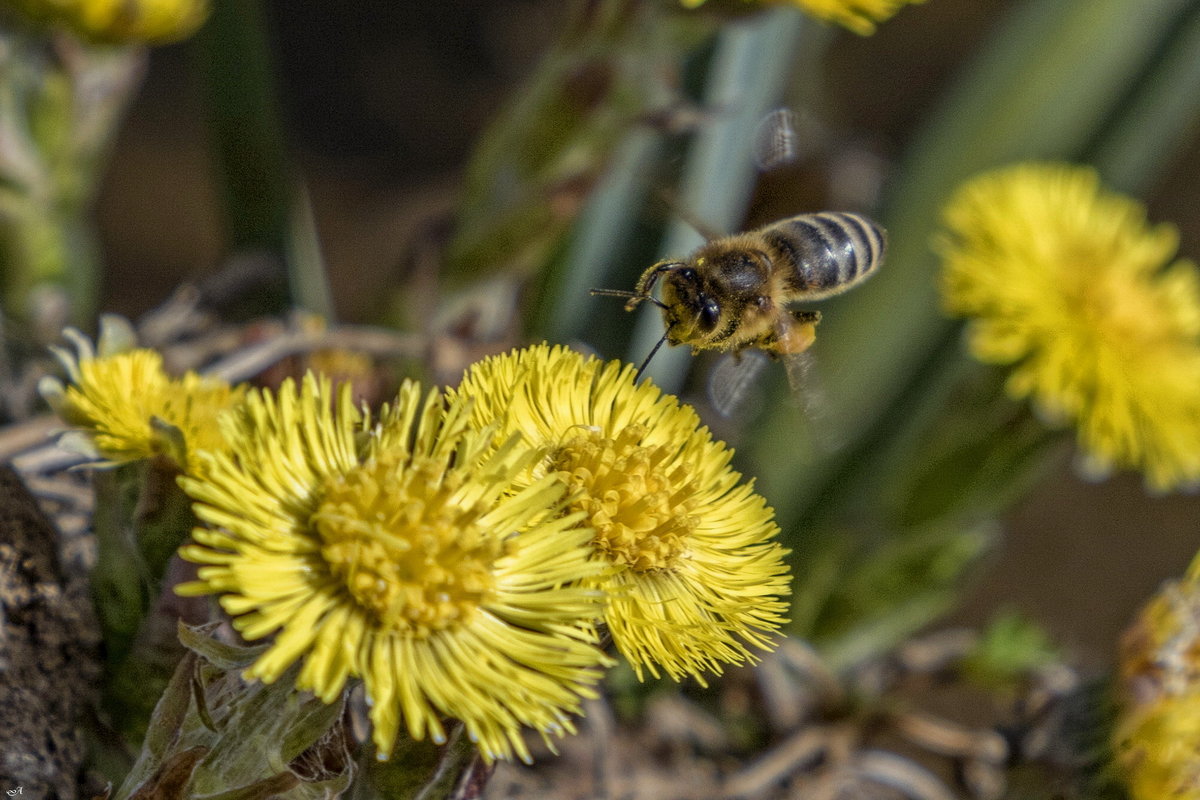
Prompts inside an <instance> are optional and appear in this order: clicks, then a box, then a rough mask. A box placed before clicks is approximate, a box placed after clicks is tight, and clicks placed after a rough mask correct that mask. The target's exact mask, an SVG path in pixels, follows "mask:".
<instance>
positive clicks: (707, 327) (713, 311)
mask: <svg viewBox="0 0 1200 800" xmlns="http://www.w3.org/2000/svg"><path fill="white" fill-rule="evenodd" d="M720 318H721V307H720V306H719V305H717V301H716V300H712V299H705V300H704V304H703V305H701V306H700V329H701V330H703V331H704V332H705V333H707V332H709V331H711V330H713V329H714V328H716V327H717V320H719V319H720Z"/></svg>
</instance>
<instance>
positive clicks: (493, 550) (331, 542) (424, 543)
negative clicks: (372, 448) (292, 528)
mask: <svg viewBox="0 0 1200 800" xmlns="http://www.w3.org/2000/svg"><path fill="white" fill-rule="evenodd" d="M458 483H459V481H457V480H454V476H453V475H447V474H445V465H444V464H443V463H442V462H439V461H434V460H433V459H422V458H420V457H413V458H412V461H411V462H410V461H409V459H408V457H403V458H401V457H397V456H391V457H389V456H388V455H384V456H381V457H380V458H378V459H375V460H374V461H371V462H369V463H367V464H364V465H362V466H361V467H358V468H357V469H354V470H352V471H350V472H348V473H346V474H344V475H336V476H331V477H330V478H328V479H327V480H326V483H325V487H324V494H323V496H322V499H321V503H320V505H319V506H318V508H317V510H316V512H315V513H314V514H313V516H312V524H313V527H314V529H315V530H316V531H317V533H318V535H319V536H320V539H321V542H322V546H321V555H322V556H323V557H324V559H325V561H326V562H327V563H328V565H329V569H330V571H331V573H332V574H333V575H335V576H337V577H338V578H340V579H341V580H342V581H343V582H344V583H345V586H346V590H347V591H348V592H349V593H350V595H351V596H352V597H353V598H354V600H355V601H356V602H357V603H358V604H359V605H360V606H361V607H362V608H364V609H366V610H367V611H368V612H370V613H371V614H372V615H373V616H374V617H375V618H376V620H377V621H378V622H379V624H381V625H382V626H383V627H385V628H387V629H390V630H394V631H397V632H403V633H406V634H409V635H412V636H417V637H423V636H428V635H429V634H431V633H433V632H435V631H439V630H443V629H445V628H448V627H451V626H454V625H457V624H460V623H462V622H464V621H467V620H469V619H470V618H471V616H472V615H473V614H474V612H475V610H476V609H477V608H478V607H479V606H480V605H481V604H483V603H484V602H485V601H486V600H487V599H488V597H489V596H490V593H491V591H492V589H493V588H494V585H495V579H494V576H493V572H492V566H493V564H494V563H495V561H496V559H497V558H499V557H500V556H501V555H502V554H503V542H502V541H501V539H500V537H497V536H493V535H490V534H489V533H488V532H487V531H486V530H485V529H483V528H482V527H481V526H480V525H479V524H478V522H477V520H478V518H479V516H480V513H481V512H480V511H478V510H476V509H474V508H471V507H466V506H463V505H462V504H460V503H456V502H455V499H454V495H455V491H454V490H455V489H456V488H457V486H458Z"/></svg>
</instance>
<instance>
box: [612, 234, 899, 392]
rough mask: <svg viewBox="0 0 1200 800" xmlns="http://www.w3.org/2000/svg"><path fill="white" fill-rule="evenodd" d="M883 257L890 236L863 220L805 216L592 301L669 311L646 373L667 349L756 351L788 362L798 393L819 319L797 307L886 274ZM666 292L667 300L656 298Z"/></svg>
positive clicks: (670, 264) (664, 266) (721, 242)
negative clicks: (879, 272) (658, 287)
mask: <svg viewBox="0 0 1200 800" xmlns="http://www.w3.org/2000/svg"><path fill="white" fill-rule="evenodd" d="M886 249H887V234H886V233H885V232H884V230H883V228H881V227H880V226H879V225H877V224H876V223H874V222H873V221H871V220H870V219H868V218H867V217H864V216H862V215H860V214H851V213H845V212H829V211H827V212H821V213H817V214H801V215H800V216H796V217H790V218H788V219H783V220H779V221H778V222H773V223H771V224H770V225H767V226H765V227H762V228H759V229H757V230H753V231H749V232H747V233H741V234H736V235H733V236H726V237H721V238H717V239H712V240H710V241H709V242H708V243H707V244H704V245H702V246H701V247H700V248H699V249H698V250H696V252H694V253H692V255H691V256H689V257H688V258H687V259H686V260H683V261H674V260H667V261H660V262H658V263H657V264H654V265H653V266H651V267H650V268H649V269H647V270H646V271H645V272H643V273H642V276H641V277H640V278H639V279H638V282H637V285H636V286H635V287H634V290H633V291H632V292H628V291H620V290H613V289H593V290H592V294H601V295H611V296H616V297H624V298H626V303H625V309H626V310H627V311H632V310H633V309H635V308H637V307H638V306H639V305H641V304H642V303H644V302H649V303H653V304H654V305H656V306H658V307H659V309H660V310H661V311H662V315H663V322H664V324H665V325H666V331H665V332H664V333H663V336H662V338H661V339H660V340H659V341H658V344H656V345H655V346H654V349H652V350H651V351H650V354H649V355H648V356H647V357H646V360H645V361H643V362H642V365H641V367H640V368H639V370H638V371H639V373H640V372H641V371H642V370H644V369H645V367H646V365H647V364H648V363H649V362H650V359H651V358H653V357H654V354H655V353H657V352H658V349H659V348H660V347H661V346H662V344H663V342H667V343H668V344H672V345H679V344H686V345H689V346H690V347H691V348H692V350H693V352H696V351H700V350H720V351H726V352H731V353H733V354H734V356H735V357H739V358H740V356H741V355H742V353H743V351H745V350H747V349H750V348H755V349H758V350H761V351H763V352H766V353H768V354H769V355H771V356H773V357H776V358H782V359H783V361H784V365H785V366H786V367H787V371H788V379H789V380H790V381H791V382H792V385H793V388H798V384H799V383H800V382H801V379H802V377H803V374H804V371H805V369H806V364H805V362H804V359H803V358H801V355H802V354H803V353H804V351H805V350H807V349H808V348H809V347H810V346H811V345H812V343H813V341H815V339H816V326H817V323H818V322H819V321H820V319H821V314H820V312H817V311H807V310H798V309H793V308H791V307H790V304H791V303H794V302H802V301H806V300H821V299H823V298H826V297H831V296H833V295H836V294H841V293H842V292H844V291H846V290H848V289H851V288H853V287H854V286H857V285H858V284H860V283H862V282H863V281H864V280H866V279H867V278H868V277H870V276H871V275H872V274H874V273H875V271H876V270H877V269H879V265H880V264H882V263H883V257H884V252H885V251H886ZM659 284H661V293H660V294H661V299H657V298H655V297H654V296H653V291H654V287H655V286H656V285H659ZM745 382H746V381H745V380H742V381H741V383H743V384H744V383H745ZM732 391H734V390H731V392H732ZM740 392H741V389H740V388H739V389H737V390H736V393H740ZM736 401H737V398H736V397H731V398H730V402H733V403H736ZM718 410H721V409H718ZM723 413H724V412H723Z"/></svg>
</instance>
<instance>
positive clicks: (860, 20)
mask: <svg viewBox="0 0 1200 800" xmlns="http://www.w3.org/2000/svg"><path fill="white" fill-rule="evenodd" d="M705 1H706V0H681V2H682V3H683V5H684V6H686V7H687V8H697V7H699V6H701V5H703V4H704V3H705ZM782 1H783V0H776V2H782ZM790 2H791V3H792V4H793V5H796V6H799V7H800V8H801V9H802V10H803V11H804V12H805V13H808V14H811V15H812V16H814V17H816V18H817V19H821V20H824V21H825V22H833V23H836V24H838V25H841V26H842V27H844V28H848V29H849V30H852V31H854V32H855V33H857V34H860V35H862V36H869V35H870V34H872V33H874V32H875V25H876V23H879V22H883V21H885V20H887V19H890V18H891V17H892V15H893V14H895V13H896V12H897V11H899V10H900V9H902V8H904V6H907V5H913V4H915V3H923V2H925V0H790Z"/></svg>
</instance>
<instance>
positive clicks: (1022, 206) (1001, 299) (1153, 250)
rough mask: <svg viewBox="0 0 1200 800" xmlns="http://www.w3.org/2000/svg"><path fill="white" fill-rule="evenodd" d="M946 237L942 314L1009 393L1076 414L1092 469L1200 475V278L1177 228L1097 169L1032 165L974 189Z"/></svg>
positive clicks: (950, 219)
mask: <svg viewBox="0 0 1200 800" xmlns="http://www.w3.org/2000/svg"><path fill="white" fill-rule="evenodd" d="M945 223H946V226H947V228H948V230H949V235H948V236H945V237H943V238H942V239H941V240H939V242H938V248H939V250H940V252H941V255H942V257H943V262H944V269H943V273H942V297H943V302H944V304H945V307H946V309H947V310H948V311H949V312H950V313H952V314H955V315H959V316H965V317H967V318H968V319H969V322H968V325H967V333H968V337H969V339H968V341H969V346H970V349H971V352H972V353H973V354H974V355H975V356H976V357H977V358H979V359H980V360H982V361H987V362H991V363H997V364H1012V365H1013V369H1012V373H1011V376H1010V378H1009V381H1008V388H1009V391H1010V393H1011V394H1012V395H1013V396H1015V397H1017V398H1025V397H1028V398H1030V399H1032V401H1033V402H1034V404H1035V406H1036V407H1037V408H1038V409H1039V410H1040V411H1041V412H1043V413H1044V414H1045V415H1046V416H1047V417H1048V418H1049V419H1050V420H1051V421H1054V422H1071V423H1074V424H1075V426H1076V427H1077V429H1078V436H1079V443H1080V445H1081V448H1082V450H1083V451H1084V454H1085V458H1086V464H1087V466H1088V467H1089V469H1090V470H1091V471H1094V472H1096V473H1104V472H1106V471H1108V470H1110V469H1112V468H1113V467H1122V468H1133V469H1137V470H1140V471H1142V472H1143V473H1144V474H1145V476H1146V481H1147V483H1148V484H1149V486H1150V487H1151V488H1153V489H1156V490H1168V489H1172V488H1175V487H1179V486H1183V485H1188V484H1195V483H1196V482H1197V481H1200V391H1197V387H1200V276H1198V274H1197V271H1196V268H1195V266H1194V265H1193V264H1191V263H1189V262H1186V261H1175V262H1174V263H1171V262H1172V259H1173V258H1174V257H1175V252H1176V248H1177V244H1178V235H1177V233H1176V231H1175V229H1174V228H1173V227H1171V226H1169V225H1157V226H1151V225H1149V224H1147V222H1146V212H1145V209H1144V207H1143V206H1142V205H1141V204H1140V203H1138V202H1136V201H1134V200H1132V199H1130V198H1127V197H1124V196H1121V195H1119V194H1115V193H1112V192H1107V191H1105V190H1103V189H1102V188H1101V186H1100V182H1099V178H1098V176H1097V175H1096V172H1095V171H1094V170H1091V169H1088V168H1085V167H1076V166H1070V165H1064V164H1023V165H1018V166H1014V167H1008V168H1004V169H999V170H996V171H994V172H990V173H986V174H984V175H981V176H979V177H977V178H975V179H973V180H971V181H969V182H968V183H966V184H965V185H964V186H963V187H962V188H961V189H960V190H959V191H958V193H957V194H956V195H955V196H954V198H953V199H952V200H951V201H950V203H949V204H948V205H947V207H946V209H945Z"/></svg>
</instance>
